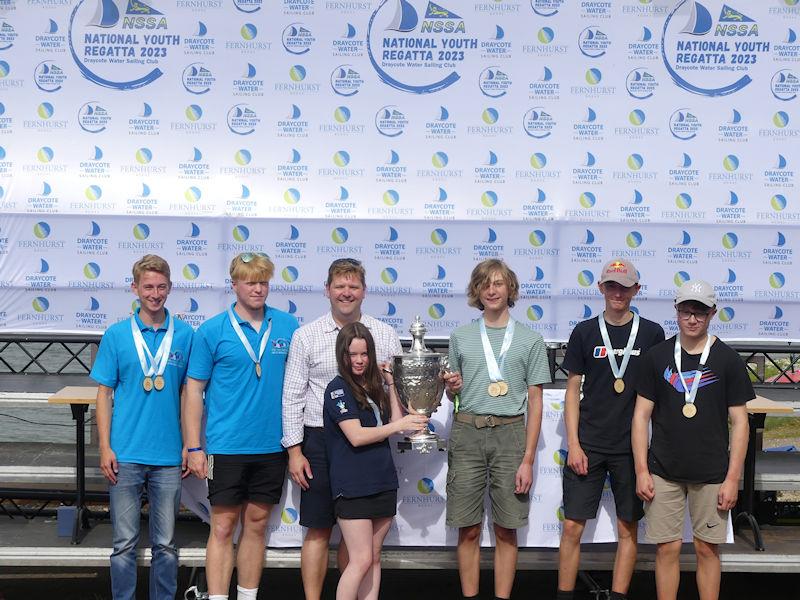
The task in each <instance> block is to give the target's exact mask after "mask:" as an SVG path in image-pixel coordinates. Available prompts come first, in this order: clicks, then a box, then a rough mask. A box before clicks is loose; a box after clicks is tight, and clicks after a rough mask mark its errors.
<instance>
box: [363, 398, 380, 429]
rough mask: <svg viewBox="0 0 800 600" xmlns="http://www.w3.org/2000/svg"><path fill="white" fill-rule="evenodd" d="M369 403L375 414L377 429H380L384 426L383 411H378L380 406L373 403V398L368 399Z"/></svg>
mask: <svg viewBox="0 0 800 600" xmlns="http://www.w3.org/2000/svg"><path fill="white" fill-rule="evenodd" d="M367 402H369V405H370V406H371V407H372V412H373V413H375V422H376V423H377V425H376V427H380V426H381V425H383V419H382V418H381V411H380V410H378V405H377V404H375V403H374V402H373V401H372V398H369V397H367Z"/></svg>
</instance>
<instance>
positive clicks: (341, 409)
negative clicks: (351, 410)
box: [336, 400, 347, 414]
mask: <svg viewBox="0 0 800 600" xmlns="http://www.w3.org/2000/svg"><path fill="white" fill-rule="evenodd" d="M336 406H338V407H339V412H340V413H341V414H344V413H346V412H347V407H346V406H345V405H344V400H339V401H338V402H337V403H336Z"/></svg>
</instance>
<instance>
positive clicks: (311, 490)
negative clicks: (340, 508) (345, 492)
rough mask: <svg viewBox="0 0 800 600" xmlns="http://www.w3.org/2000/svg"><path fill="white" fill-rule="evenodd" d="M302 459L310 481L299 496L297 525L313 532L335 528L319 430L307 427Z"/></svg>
mask: <svg viewBox="0 0 800 600" xmlns="http://www.w3.org/2000/svg"><path fill="white" fill-rule="evenodd" d="M303 455H304V456H305V457H306V459H307V460H308V463H309V464H310V465H311V473H312V475H313V476H314V478H313V479H308V489H307V490H302V491H301V492H300V525H302V526H303V527H312V528H314V529H330V528H331V527H333V526H334V525H335V524H336V516H335V514H334V506H333V494H331V479H330V475H329V474H328V469H329V465H328V452H327V451H326V450H325V434H324V433H323V430H322V427H306V428H305V431H304V433H303Z"/></svg>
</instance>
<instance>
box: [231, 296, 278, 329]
mask: <svg viewBox="0 0 800 600" xmlns="http://www.w3.org/2000/svg"><path fill="white" fill-rule="evenodd" d="M231 310H232V311H233V316H234V317H236V320H237V321H238V322H239V325H240V326H241V325H247V326H248V327H249V328H250V329H251V330H253V331H255V329H254V328H253V326H252V325H251V324H250V321H248V320H247V319H245V318H243V317H241V316H240V315H239V313H237V312H236V302H233V303H231ZM271 311H272V309H271V308H270V307H269V305H267V304H265V305H264V320H263V321H262V322H261V329H264V327H265V326H266V324H267V320H268V319H270V318H271V317H272V315H271ZM257 333H261V331H260V330H259V331H258V332H257Z"/></svg>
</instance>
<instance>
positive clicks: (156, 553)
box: [91, 254, 192, 600]
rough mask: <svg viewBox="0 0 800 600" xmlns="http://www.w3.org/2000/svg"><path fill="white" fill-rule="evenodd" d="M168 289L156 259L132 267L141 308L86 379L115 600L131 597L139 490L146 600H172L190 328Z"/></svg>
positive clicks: (112, 330)
mask: <svg viewBox="0 0 800 600" xmlns="http://www.w3.org/2000/svg"><path fill="white" fill-rule="evenodd" d="M171 285H172V284H171V282H170V270H169V265H168V264H167V262H166V261H165V260H164V259H163V258H161V257H159V256H156V255H154V254H148V255H146V256H144V257H143V258H142V259H141V260H139V261H137V262H136V263H135V264H134V265H133V284H131V289H132V290H133V292H134V293H135V294H136V295H137V296H138V298H139V303H140V307H139V308H138V309H137V310H136V312H135V313H134V314H133V315H132V316H131V318H130V319H126V320H124V321H120V322H119V323H116V324H115V325H112V326H111V327H109V328H108V330H107V331H106V333H105V335H104V336H103V340H102V341H101V342H100V349H99V351H98V353H97V358H96V359H95V362H94V366H93V367H92V372H91V377H92V379H94V380H95V381H96V382H97V383H98V384H99V386H98V389H97V433H98V437H99V440H100V441H99V445H100V469H101V470H102V472H103V475H105V477H106V479H108V481H109V482H110V484H111V485H110V486H109V495H110V501H111V525H112V527H113V531H114V550H113V553H112V554H111V588H112V593H113V596H114V599H115V600H123V599H124V600H133V598H135V596H136V543H137V542H138V540H139V524H140V517H141V514H140V507H141V503H142V493H143V491H144V489H145V488H147V499H148V503H149V505H150V511H149V512H150V541H151V543H152V556H153V558H152V563H151V568H150V595H149V597H150V598H152V599H158V600H166V599H167V598H170V599H172V598H174V597H175V589H176V587H177V583H178V550H177V547H176V545H175V539H174V531H175V516H176V515H177V513H178V508H179V507H180V496H181V466H182V464H183V465H185V460H184V458H183V457H182V446H181V426H180V391H181V387H182V385H183V381H184V379H185V377H186V368H187V365H188V358H189V352H190V349H191V345H192V328H191V327H189V325H187V324H185V323H183V322H182V321H180V320H178V319H175V318H174V317H173V316H172V315H170V313H169V311H168V310H167V309H166V308H165V307H164V303H165V302H166V300H167V296H168V295H169V292H170V288H171ZM112 397H113V401H112ZM187 473H188V472H187Z"/></svg>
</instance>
